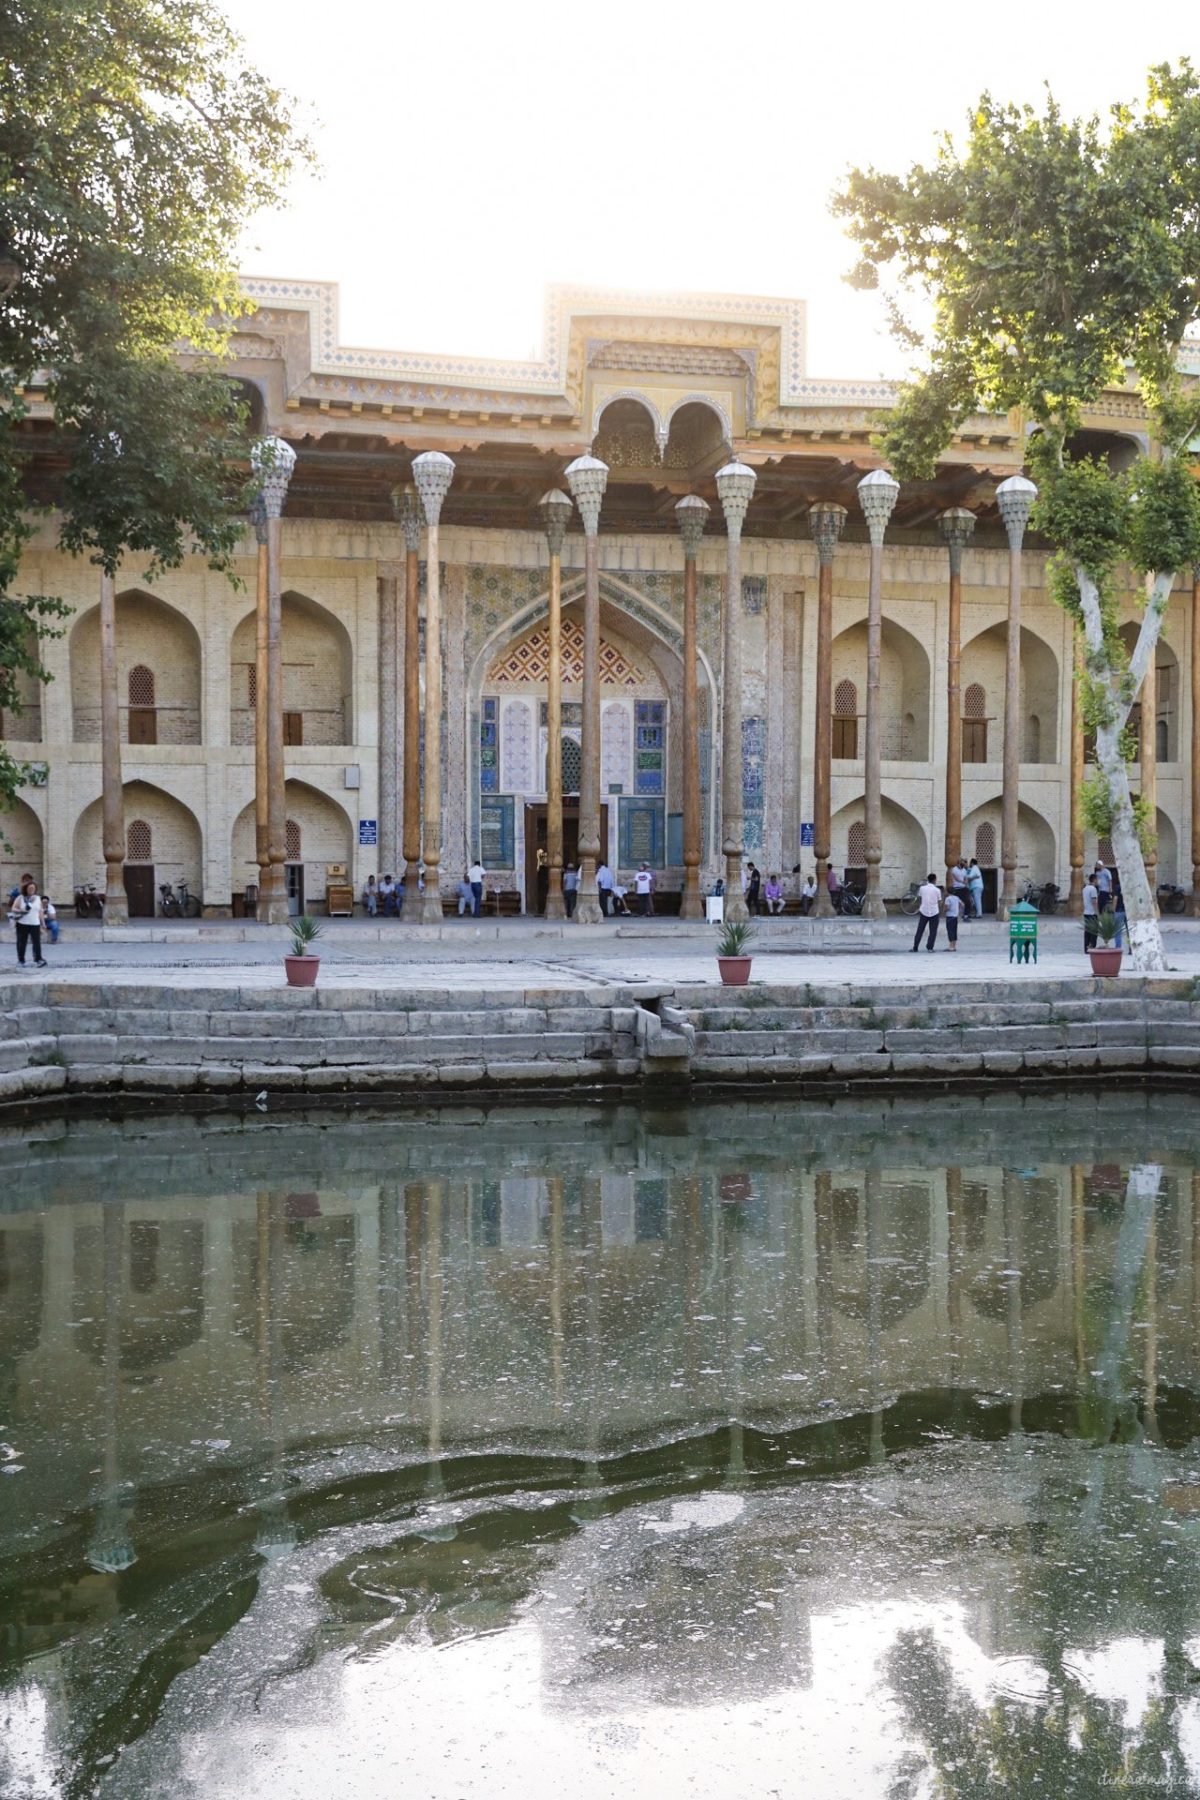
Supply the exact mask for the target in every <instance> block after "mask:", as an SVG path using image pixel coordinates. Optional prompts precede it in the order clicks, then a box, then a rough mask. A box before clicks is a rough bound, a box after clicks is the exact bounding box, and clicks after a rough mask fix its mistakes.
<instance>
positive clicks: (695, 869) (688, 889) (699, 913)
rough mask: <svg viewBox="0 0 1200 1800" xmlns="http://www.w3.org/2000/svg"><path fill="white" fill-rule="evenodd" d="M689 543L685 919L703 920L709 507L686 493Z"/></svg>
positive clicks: (683, 522) (680, 512) (683, 505)
mask: <svg viewBox="0 0 1200 1800" xmlns="http://www.w3.org/2000/svg"><path fill="white" fill-rule="evenodd" d="M675 517H676V519H677V520H678V521H679V535H680V537H681V538H682V539H683V899H682V900H681V902H680V905H679V916H680V918H681V919H702V918H703V917H704V902H703V901H702V900H701V898H700V701H699V690H698V683H697V673H696V553H697V551H698V550H699V548H700V539H701V537H702V536H703V535H704V521H705V520H706V519H707V518H708V503H707V501H704V500H702V499H701V498H700V496H699V494H685V495H684V496H683V499H682V500H680V501H679V502H678V503H677V505H676V507H675Z"/></svg>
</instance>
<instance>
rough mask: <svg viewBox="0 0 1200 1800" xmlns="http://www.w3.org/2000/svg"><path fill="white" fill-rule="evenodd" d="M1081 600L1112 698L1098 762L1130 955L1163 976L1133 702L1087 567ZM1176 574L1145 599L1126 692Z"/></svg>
mask: <svg viewBox="0 0 1200 1800" xmlns="http://www.w3.org/2000/svg"><path fill="white" fill-rule="evenodd" d="M1075 574H1076V580H1077V582H1078V586H1079V598H1080V602H1081V605H1082V608H1083V629H1084V637H1085V640H1086V642H1087V648H1088V653H1089V664H1090V666H1091V668H1092V670H1093V671H1094V672H1098V673H1099V674H1100V675H1101V677H1102V679H1103V680H1104V682H1105V684H1106V686H1107V689H1108V694H1109V698H1110V702H1111V704H1110V706H1109V708H1108V711H1109V715H1110V716H1109V717H1108V718H1107V719H1106V720H1104V721H1100V722H1098V723H1097V726H1096V763H1097V767H1098V768H1099V770H1100V774H1101V776H1102V777H1103V780H1104V784H1105V787H1106V789H1107V791H1108V799H1109V803H1110V805H1111V807H1112V824H1111V826H1110V829H1109V834H1108V835H1109V837H1110V838H1111V840H1112V847H1113V855H1114V856H1115V857H1116V859H1117V868H1118V870H1119V871H1120V875H1121V892H1122V894H1123V896H1124V900H1125V917H1126V920H1127V921H1128V926H1129V930H1128V937H1129V955H1130V961H1131V963H1132V965H1133V967H1134V968H1135V969H1136V970H1137V971H1138V973H1139V974H1143V975H1145V974H1151V975H1152V974H1159V973H1161V972H1162V971H1163V970H1165V969H1166V967H1167V959H1166V954H1165V952H1164V950H1163V941H1162V932H1161V931H1160V929H1159V924H1158V904H1157V901H1156V900H1155V896H1154V889H1153V888H1152V887H1151V885H1150V878H1149V876H1148V875H1147V873H1146V862H1145V858H1144V857H1143V855H1142V846H1141V842H1140V840H1139V838H1138V832H1137V825H1136V822H1135V820H1134V813H1133V797H1132V795H1131V793H1130V791H1129V769H1128V767H1127V766H1126V763H1125V758H1124V756H1123V755H1122V754H1121V734H1122V732H1123V731H1124V729H1125V725H1126V721H1127V720H1128V718H1129V707H1130V701H1129V700H1127V699H1124V698H1122V697H1121V695H1120V692H1119V689H1120V686H1121V681H1122V676H1123V674H1124V671H1122V670H1119V669H1117V670H1114V669H1113V668H1112V666H1111V662H1110V657H1109V652H1108V650H1107V648H1106V646H1105V642H1104V628H1103V624H1102V622H1101V616H1100V596H1099V593H1098V592H1097V589H1096V584H1095V583H1094V582H1093V581H1092V579H1091V577H1090V576H1089V575H1088V574H1087V573H1086V571H1085V570H1084V569H1082V568H1077V569H1076V571H1075ZM1173 580H1174V577H1173V576H1170V575H1161V574H1160V575H1156V576H1155V578H1154V583H1153V587H1152V588H1151V591H1150V593H1149V596H1148V598H1147V602H1146V611H1145V613H1144V615H1143V618H1142V628H1141V631H1140V632H1139V634H1138V641H1137V645H1136V647H1135V649H1134V652H1133V656H1132V658H1131V659H1130V665H1129V671H1128V683H1127V691H1128V692H1129V693H1130V694H1131V695H1132V694H1136V693H1137V691H1138V688H1139V687H1140V686H1141V683H1142V677H1143V675H1144V674H1145V671H1146V667H1147V665H1148V662H1149V659H1150V657H1152V656H1153V655H1154V652H1155V648H1156V646H1157V644H1158V639H1159V635H1160V633H1161V631H1162V623H1163V613H1164V609H1165V605H1166V597H1167V595H1168V594H1169V593H1170V591H1171V586H1172V583H1173Z"/></svg>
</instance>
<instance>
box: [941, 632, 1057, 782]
mask: <svg viewBox="0 0 1200 1800" xmlns="http://www.w3.org/2000/svg"><path fill="white" fill-rule="evenodd" d="M1007 657H1008V627H1007V626H1006V625H1004V624H1003V623H1000V624H996V625H991V626H989V627H988V629H987V630H986V631H981V632H979V633H978V634H977V635H976V636H975V637H973V638H970V639H969V640H968V642H967V643H966V644H965V645H964V646H963V652H962V687H963V720H962V748H963V761H964V762H973V763H981V762H993V763H998V762H1000V761H1001V760H1002V758H1003V756H1004V689H1005V666H1006V662H1007ZM981 707H982V710H980V708H981ZM1018 711H1019V714H1020V720H1021V761H1022V762H1023V763H1031V764H1039V763H1040V764H1045V763H1056V762H1057V761H1058V658H1057V656H1056V655H1055V653H1054V651H1053V650H1052V649H1051V648H1050V646H1049V645H1048V644H1047V643H1046V641H1045V640H1044V639H1043V638H1041V637H1039V636H1038V634H1037V633H1036V632H1034V631H1030V630H1028V629H1027V628H1026V627H1025V626H1022V627H1021V690H1020V699H1019V705H1018Z"/></svg>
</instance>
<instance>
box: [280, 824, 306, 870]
mask: <svg viewBox="0 0 1200 1800" xmlns="http://www.w3.org/2000/svg"><path fill="white" fill-rule="evenodd" d="M283 843H284V852H283V854H284V860H285V861H286V862H293V863H295V862H303V861H304V858H303V857H302V856H301V854H300V827H299V825H297V823H296V821H295V819H288V820H287V822H286V823H285V825H284V828H283Z"/></svg>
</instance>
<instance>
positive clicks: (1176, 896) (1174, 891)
mask: <svg viewBox="0 0 1200 1800" xmlns="http://www.w3.org/2000/svg"><path fill="white" fill-rule="evenodd" d="M1187 903H1188V896H1187V889H1186V888H1181V887H1176V886H1175V884H1174V882H1171V881H1164V882H1162V883H1161V884H1160V885H1159V889H1158V910H1159V912H1160V913H1185V912H1186V911H1187Z"/></svg>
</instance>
